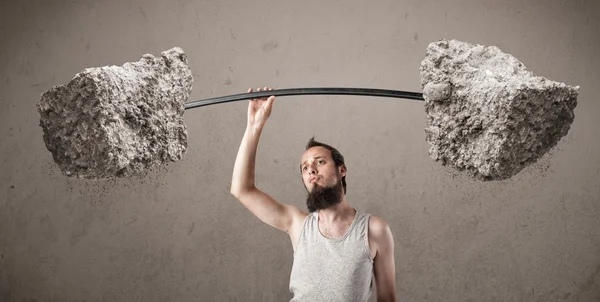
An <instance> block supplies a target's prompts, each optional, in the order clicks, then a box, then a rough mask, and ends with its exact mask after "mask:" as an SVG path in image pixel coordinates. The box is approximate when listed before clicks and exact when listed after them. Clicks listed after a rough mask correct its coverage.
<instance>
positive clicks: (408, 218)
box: [0, 0, 600, 301]
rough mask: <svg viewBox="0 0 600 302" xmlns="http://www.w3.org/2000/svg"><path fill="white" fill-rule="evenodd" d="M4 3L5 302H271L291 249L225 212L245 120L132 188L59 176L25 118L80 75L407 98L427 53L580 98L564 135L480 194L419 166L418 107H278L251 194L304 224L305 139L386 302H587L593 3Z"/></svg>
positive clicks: (240, 215)
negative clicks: (364, 231)
mask: <svg viewBox="0 0 600 302" xmlns="http://www.w3.org/2000/svg"><path fill="white" fill-rule="evenodd" d="M450 2H451V1H432V0H428V1H424V0H402V1H401V0H377V1H375V0H373V1H366V0H346V1H314V0H306V1H275V0H261V1H231V0H205V1H201V0H199V1H188V0H179V1H159V0H136V1H117V0H113V1H108V0H106V1H102V0H98V1H91V0H80V1H58V0H54V1H15V0H13V1H2V3H1V4H0V41H1V44H0V108H1V109H0V301H286V300H287V299H289V298H290V293H289V291H288V281H289V273H290V269H291V264H292V248H291V244H290V242H289V239H288V237H287V236H286V235H285V234H283V233H281V232H279V231H277V230H275V229H272V228H270V227H268V226H266V225H264V224H262V223H261V222H260V221H259V220H258V219H256V218H254V217H253V216H252V215H251V213H250V212H249V211H247V210H246V209H245V208H243V207H242V206H241V205H240V204H239V203H238V202H237V201H236V200H235V198H233V197H232V196H231V195H230V194H229V184H230V178H231V171H232V168H233V162H234V159H235V155H236V153H237V148H238V146H239V143H240V140H241V138H242V135H243V132H244V127H245V122H246V108H247V102H245V101H242V102H234V103H227V104H220V105H213V106H208V107H204V108H201V109H193V110H189V111H187V112H186V114H185V121H186V125H187V127H188V133H189V150H188V152H187V153H186V155H185V158H184V159H183V160H182V161H180V162H177V163H175V164H172V165H170V166H168V167H165V168H162V169H158V170H157V171H153V172H152V173H151V174H150V175H149V176H148V177H146V178H142V179H138V178H136V179H117V180H109V181H86V180H77V179H72V178H67V177H64V176H62V175H61V173H60V171H59V170H58V168H57V167H56V166H55V165H54V163H53V161H52V158H51V155H50V153H49V152H48V151H47V150H46V149H45V146H44V143H43V141H42V130H41V128H40V127H39V126H38V123H39V115H38V114H37V112H36V108H35V104H36V103H37V102H38V101H39V99H40V95H41V93H43V92H44V91H46V90H47V89H49V88H51V87H52V86H53V85H60V84H66V83H67V82H68V81H69V80H70V79H71V78H72V77H73V76H74V75H75V74H76V73H77V72H79V71H81V70H82V69H83V68H86V67H95V66H104V65H121V64H123V63H125V62H127V61H137V60H139V58H140V57H141V56H142V55H143V54H144V53H152V54H154V55H159V54H160V52H161V51H163V50H166V49H169V48H171V47H173V46H180V47H182V48H183V49H184V50H185V51H186V52H187V54H188V57H189V61H190V62H191V68H192V70H193V73H194V78H195V82H194V89H193V93H192V96H191V99H190V101H191V100H197V99H202V98H209V97H215V96H222V95H228V94H234V93H241V92H245V91H246V90H247V88H249V87H257V86H264V85H268V86H271V87H275V88H293V87H329V86H342V87H372V88H388V89H399V90H408V91H419V89H420V86H419V73H418V69H419V64H420V62H421V60H422V59H423V58H424V55H425V49H426V47H427V45H428V43H430V42H432V41H435V40H438V39H440V38H449V39H450V38H454V39H459V40H463V41H467V42H473V43H479V44H485V45H496V46H498V47H500V48H501V49H502V50H503V51H505V52H507V53H510V54H512V55H514V56H516V57H517V58H519V59H520V60H521V61H522V62H523V63H524V64H525V65H526V66H527V67H528V68H529V70H531V71H533V72H535V73H537V74H538V75H542V76H545V77H548V78H550V79H552V80H556V81H560V82H565V83H567V84H571V85H580V86H581V90H580V97H579V105H578V107H577V109H576V111H575V113H576V118H575V122H574V124H573V127H572V129H571V131H570V132H569V134H568V136H567V137H565V138H563V140H561V142H560V143H559V145H558V146H557V147H556V148H554V149H553V150H552V151H551V152H550V153H549V154H547V155H546V156H545V157H544V158H543V159H542V160H540V161H539V162H538V163H536V164H535V165H533V166H531V167H529V168H527V169H526V170H524V171H523V172H521V173H520V174H518V175H517V176H516V177H514V178H512V179H510V180H506V181H502V182H488V183H482V182H479V181H473V180H470V179H468V178H467V177H465V176H464V175H462V174H460V173H456V172H454V171H451V170H449V169H447V168H445V167H442V166H441V165H440V164H438V163H435V162H433V161H431V160H430V159H429V157H428V154H427V149H428V146H427V144H426V143H425V140H424V131H423V128H424V123H425V121H424V112H423V105H422V103H421V102H418V101H408V100H400V99H386V98H366V97H343V96H302V97H282V98H278V99H277V100H276V103H275V106H274V111H273V114H272V116H271V119H270V121H269V122H268V124H267V127H266V129H265V131H264V132H263V137H262V139H261V142H260V146H259V154H258V159H257V165H258V167H257V184H258V186H259V187H260V188H261V189H263V190H265V191H267V192H268V193H270V194H271V195H272V196H274V197H275V198H276V199H278V200H280V201H282V202H286V203H291V204H294V205H297V206H300V207H302V206H304V188H303V187H302V184H301V180H300V175H299V174H298V169H297V165H298V162H299V159H300V155H301V154H302V152H303V147H304V144H305V143H306V141H307V140H308V139H309V138H310V137H311V136H313V135H315V137H316V139H317V140H322V141H325V142H327V143H330V144H332V145H334V146H337V147H338V148H339V149H340V150H341V151H342V154H344V155H345V157H346V159H347V162H348V177H347V180H348V200H349V202H350V204H351V205H353V206H355V207H356V208H357V209H359V210H362V211H367V212H370V213H372V214H375V215H378V216H381V217H383V218H384V219H386V220H387V221H388V222H389V224H390V226H391V228H392V231H393V233H394V236H395V243H396V255H395V257H396V263H397V275H396V276H397V282H396V284H397V289H398V294H399V297H400V300H401V301H600V218H599V217H600V181H599V178H600V142H599V140H598V139H597V138H598V129H599V128H600V119H599V118H598V115H599V114H600V101H599V97H598V96H599V95H600V85H598V80H599V79H600V72H599V71H598V70H600V60H598V53H600V35H599V34H598V32H600V21H599V20H600V3H599V2H598V1H584V0H577V1H567V0H564V1H558V0H555V1H509V0H503V1H497V0H486V1H479V0H470V1H467V0H464V1H452V3H450Z"/></svg>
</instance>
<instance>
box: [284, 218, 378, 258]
mask: <svg viewBox="0 0 600 302" xmlns="http://www.w3.org/2000/svg"><path fill="white" fill-rule="evenodd" d="M306 216H308V215H307V214H304V215H299V216H298V217H296V218H295V219H294V222H293V224H292V227H291V228H290V232H289V235H290V240H291V241H292V248H293V250H294V252H295V251H296V246H297V244H298V240H299V238H300V232H301V231H302V226H303V225H304V219H306ZM352 220H353V219H352V218H351V219H350V220H348V221H341V222H339V223H338V224H336V225H334V226H332V227H330V228H327V227H325V226H323V224H322V223H321V222H319V230H320V231H321V234H323V236H325V237H328V238H341V237H343V236H344V235H345V234H346V232H347V231H348V229H349V228H350V225H351V224H352ZM371 225H372V222H371V221H369V234H370V233H371V231H370V230H371ZM368 238H369V250H370V252H371V259H374V258H375V255H377V248H376V246H377V243H376V242H375V241H374V240H373V238H372V236H368Z"/></svg>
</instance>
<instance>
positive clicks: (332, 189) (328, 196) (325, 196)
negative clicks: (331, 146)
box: [300, 147, 346, 211]
mask: <svg viewBox="0 0 600 302" xmlns="http://www.w3.org/2000/svg"><path fill="white" fill-rule="evenodd" d="M300 169H301V171H302V181H303V182H304V187H305V188H306V190H307V191H308V196H307V199H306V202H307V206H308V209H309V210H310V211H314V210H319V209H324V208H327V207H330V206H332V205H336V204H337V203H339V202H340V201H341V199H342V196H343V187H342V177H344V176H345V175H346V169H345V167H344V166H343V165H342V166H341V167H336V166H335V162H334V161H333V159H332V158H331V152H330V151H329V150H327V149H326V148H323V147H312V148H310V149H308V150H306V152H305V153H304V155H302V159H301V164H300Z"/></svg>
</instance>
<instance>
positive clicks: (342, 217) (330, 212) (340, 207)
mask: <svg viewBox="0 0 600 302" xmlns="http://www.w3.org/2000/svg"><path fill="white" fill-rule="evenodd" d="M354 215H355V209H354V208H352V207H350V205H348V202H346V198H345V197H343V199H342V201H341V202H340V203H338V204H336V205H335V206H333V207H330V208H327V209H322V210H319V220H320V221H321V222H322V223H324V224H326V225H333V224H335V223H338V222H343V221H346V220H348V219H353V217H354Z"/></svg>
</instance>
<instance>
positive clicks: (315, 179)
mask: <svg viewBox="0 0 600 302" xmlns="http://www.w3.org/2000/svg"><path fill="white" fill-rule="evenodd" d="M318 179H319V178H318V177H311V178H309V179H308V182H309V183H313V182H316V181H317V180H318Z"/></svg>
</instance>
